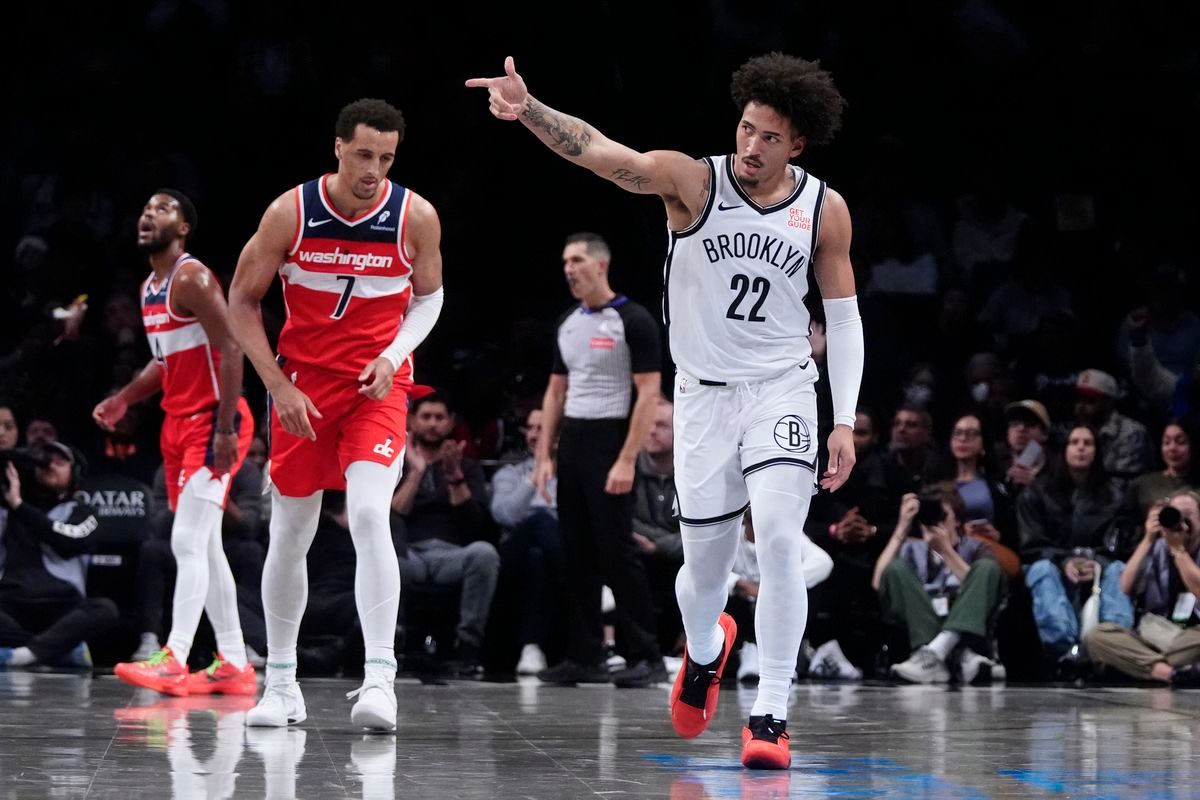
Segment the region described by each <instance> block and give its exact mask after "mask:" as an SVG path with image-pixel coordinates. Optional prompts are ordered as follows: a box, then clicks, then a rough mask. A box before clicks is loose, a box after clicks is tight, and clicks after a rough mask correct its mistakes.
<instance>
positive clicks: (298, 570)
mask: <svg viewBox="0 0 1200 800" xmlns="http://www.w3.org/2000/svg"><path fill="white" fill-rule="evenodd" d="M320 515H321V492H313V493H312V494H310V495H309V496H308V497H284V496H282V495H281V494H279V490H278V489H276V488H275V487H271V525H270V536H271V541H270V544H269V545H268V546H267V560H266V563H265V564H263V577H262V596H263V616H264V617H265V621H266V625H267V677H268V679H270V678H272V676H275V677H277V678H288V679H290V680H295V679H296V639H297V637H298V636H299V635H300V619H301V617H303V616H304V607H305V606H306V605H307V604H308V563H307V562H306V561H305V557H306V556H307V555H308V548H309V546H310V545H311V544H312V540H313V537H314V536H315V535H316V533H317V522H318V521H319V520H320Z"/></svg>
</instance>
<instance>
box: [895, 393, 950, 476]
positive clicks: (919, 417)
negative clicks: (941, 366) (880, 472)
mask: <svg viewBox="0 0 1200 800" xmlns="http://www.w3.org/2000/svg"><path fill="white" fill-rule="evenodd" d="M888 451H889V452H888V460H889V462H890V464H891V465H892V466H893V467H894V468H895V469H896V470H897V473H896V477H897V480H898V481H899V486H900V487H901V491H900V494H905V493H908V492H915V491H916V490H917V489H918V488H919V487H920V486H921V480H922V478H923V477H924V476H925V475H926V474H927V473H930V472H933V471H935V470H936V469H937V463H938V455H937V451H936V450H935V449H934V446H933V418H932V417H930V416H929V412H928V411H925V410H924V409H922V408H917V407H915V406H910V405H903V406H900V408H898V409H897V410H896V415H895V416H894V417H892V438H891V441H890V442H889V444H888Z"/></svg>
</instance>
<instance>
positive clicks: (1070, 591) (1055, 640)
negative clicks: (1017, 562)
mask: <svg viewBox="0 0 1200 800" xmlns="http://www.w3.org/2000/svg"><path fill="white" fill-rule="evenodd" d="M1102 457H1103V448H1102V445H1100V444H1099V442H1098V441H1097V439H1096V434H1095V433H1094V432H1093V431H1092V429H1091V428H1087V427H1084V426H1082V425H1081V426H1077V427H1075V428H1073V429H1072V430H1071V433H1070V435H1069V436H1068V438H1067V446H1066V450H1065V451H1064V452H1063V455H1062V458H1061V459H1060V460H1059V461H1058V462H1057V463H1056V464H1055V465H1054V467H1052V468H1051V469H1050V470H1049V471H1047V472H1046V473H1045V474H1043V475H1041V476H1039V477H1038V478H1037V480H1035V481H1034V482H1033V483H1032V484H1031V485H1030V486H1029V488H1027V489H1026V490H1025V491H1024V492H1022V493H1021V497H1020V499H1019V500H1018V501H1017V527H1018V531H1019V533H1020V537H1021V561H1022V563H1024V564H1026V565H1028V568H1027V570H1026V572H1025V583H1026V585H1028V586H1029V591H1030V592H1031V593H1032V594H1033V614H1034V618H1035V621H1036V622H1037V627H1038V634H1039V635H1040V637H1041V640H1042V645H1043V646H1044V648H1045V649H1046V651H1047V652H1048V653H1049V654H1050V655H1051V656H1063V655H1067V654H1069V655H1070V659H1069V661H1077V660H1078V659H1077V656H1078V649H1077V647H1078V644H1079V617H1078V613H1077V611H1076V605H1077V604H1079V602H1080V601H1081V599H1082V598H1081V597H1080V589H1081V588H1082V587H1086V586H1090V584H1091V583H1092V581H1094V580H1096V579H1098V578H1099V577H1100V576H1098V575H1096V574H1095V569H1094V566H1093V565H1094V564H1096V563H1098V564H1099V565H1100V566H1101V567H1103V566H1105V565H1106V564H1107V562H1108V560H1109V558H1108V556H1110V555H1111V549H1110V547H1111V542H1112V541H1113V539H1114V537H1115V536H1116V535H1117V534H1118V533H1119V528H1120V521H1121V516H1120V512H1121V495H1120V492H1119V491H1118V490H1117V488H1116V487H1115V486H1114V485H1113V484H1112V482H1111V481H1110V480H1109V479H1108V477H1107V476H1106V475H1105V472H1104V467H1103V466H1102ZM1115 573H1116V570H1108V571H1106V572H1105V578H1106V581H1105V583H1109V582H1110V581H1108V580H1107V579H1108V576H1110V575H1115ZM1104 589H1105V591H1103V592H1102V594H1101V612H1100V618H1101V620H1107V619H1110V618H1112V616H1113V614H1114V613H1115V612H1112V611H1109V610H1108V608H1106V606H1109V604H1110V602H1112V601H1113V600H1114V599H1115V597H1114V595H1115V593H1116V584H1115V582H1112V585H1111V586H1107V585H1106V586H1104ZM1072 595H1074V598H1072Z"/></svg>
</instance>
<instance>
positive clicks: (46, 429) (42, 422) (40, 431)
mask: <svg viewBox="0 0 1200 800" xmlns="http://www.w3.org/2000/svg"><path fill="white" fill-rule="evenodd" d="M57 441H58V427H57V426H56V425H55V424H54V423H53V422H51V421H50V420H48V419H45V418H43V417H34V418H33V419H31V420H29V424H28V425H26V426H25V444H26V445H28V446H30V447H33V446H34V445H35V444H48V443H49V442H57Z"/></svg>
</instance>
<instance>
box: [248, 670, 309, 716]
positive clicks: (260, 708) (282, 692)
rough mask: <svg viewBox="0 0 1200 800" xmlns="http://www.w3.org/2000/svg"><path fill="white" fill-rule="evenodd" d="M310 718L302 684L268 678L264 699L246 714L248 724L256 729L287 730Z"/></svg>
mask: <svg viewBox="0 0 1200 800" xmlns="http://www.w3.org/2000/svg"><path fill="white" fill-rule="evenodd" d="M307 718H308V709H306V708H305V707H304V695H303V694H301V693H300V684H298V683H296V682H295V681H294V680H291V681H289V680H279V679H275V680H272V679H271V678H270V677H269V676H268V678H267V685H266V688H264V689H263V696H262V699H261V700H259V701H258V705H256V706H255V707H254V708H252V709H250V711H249V712H247V714H246V724H247V725H249V726H251V727H256V728H285V727H287V726H288V725H296V724H298V723H301V722H303V721H304V720H305V719H307Z"/></svg>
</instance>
